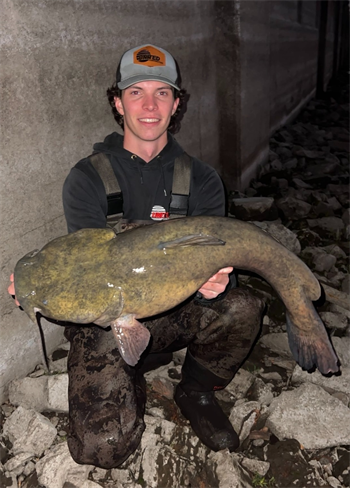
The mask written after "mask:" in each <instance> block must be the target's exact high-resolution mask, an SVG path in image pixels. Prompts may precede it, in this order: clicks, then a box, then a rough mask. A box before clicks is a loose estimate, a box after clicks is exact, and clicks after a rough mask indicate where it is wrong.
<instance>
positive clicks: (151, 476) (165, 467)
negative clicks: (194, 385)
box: [123, 415, 207, 488]
mask: <svg viewBox="0 0 350 488" xmlns="http://www.w3.org/2000/svg"><path fill="white" fill-rule="evenodd" d="M145 423H146V430H145V432H144V433H143V436H142V440H141V445H140V447H139V448H138V450H137V451H136V453H135V455H134V456H133V458H131V460H130V462H127V463H126V465H125V467H127V468H128V469H130V470H131V471H132V472H133V474H134V477H135V478H136V479H137V478H138V477H139V476H140V473H141V475H142V479H143V481H144V483H145V486H147V487H149V488H152V487H154V488H158V487H159V486H174V488H177V487H178V488H180V487H182V486H187V485H188V483H191V484H193V485H194V486H196V485H197V484H198V480H197V478H196V476H197V468H196V464H195V463H194V453H196V461H197V462H204V456H205V453H206V452H207V449H206V448H204V447H201V446H202V445H201V443H200V441H199V439H198V438H197V437H194V436H193V434H192V431H190V430H189V429H188V428H187V427H182V428H179V427H176V426H175V424H174V423H173V422H169V421H168V420H161V419H159V418H153V417H150V416H148V415H145ZM171 446H174V448H173V447H171ZM175 449H176V450H175ZM123 468H124V465H123Z"/></svg>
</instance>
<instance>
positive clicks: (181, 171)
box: [169, 153, 192, 218]
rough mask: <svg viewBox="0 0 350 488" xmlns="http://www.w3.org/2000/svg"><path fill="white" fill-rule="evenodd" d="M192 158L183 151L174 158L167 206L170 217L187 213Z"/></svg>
mask: <svg viewBox="0 0 350 488" xmlns="http://www.w3.org/2000/svg"><path fill="white" fill-rule="evenodd" d="M191 167H192V158H191V157H190V156H189V155H188V154H186V153H183V154H182V155H181V156H180V157H179V158H176V159H175V163H174V176H173V187H172V190H171V200H170V207H169V214H170V218H172V216H173V215H174V216H175V217H176V216H178V215H184V216H185V215H187V213H188V201H189V194H190V183H191Z"/></svg>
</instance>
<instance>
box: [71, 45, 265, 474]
mask: <svg viewBox="0 0 350 488" xmlns="http://www.w3.org/2000/svg"><path fill="white" fill-rule="evenodd" d="M107 94H108V98H109V101H110V104H111V106H112V111H113V113H114V116H115V119H116V120H117V122H118V123H119V124H120V125H121V127H122V128H123V130H124V136H121V135H119V134H117V133H113V134H111V135H109V136H107V137H106V139H105V141H104V142H103V143H99V144H95V146H94V153H95V154H103V155H105V156H107V158H106V159H107V160H108V162H109V163H110V164H111V166H112V168H113V173H114V175H115V176H116V178H117V181H118V183H119V185H120V189H121V192H122V196H123V219H124V220H123V221H124V222H126V223H132V222H133V223H135V222H136V224H137V225H139V224H145V223H152V222H153V221H156V220H160V219H164V218H168V217H169V209H171V202H172V184H173V174H174V165H175V161H176V160H177V159H179V158H180V159H181V158H182V157H183V155H184V151H183V149H182V148H181V147H180V146H179V144H178V143H177V142H176V141H175V139H174V138H173V136H172V135H171V134H170V131H169V129H171V128H172V127H174V126H175V125H176V122H177V116H178V113H179V110H180V107H181V104H182V101H183V98H184V94H185V91H184V90H182V89H181V81H180V75H179V70H178V68H177V64H176V62H175V60H174V58H173V57H172V56H171V54H170V53H168V52H167V51H165V50H164V49H161V48H159V47H156V46H153V45H143V46H138V47H136V48H134V49H130V50H129V51H127V52H126V53H124V54H123V56H122V58H121V60H120V63H119V66H118V69H117V79H116V84H115V85H114V86H113V87H112V88H110V89H109V90H108V91H107ZM63 204H64V210H65V216H66V220H67V225H68V231H69V232H73V231H76V230H78V229H81V228H87V227H90V228H91V227H94V228H103V227H105V226H106V222H107V213H108V200H107V195H106V190H105V187H104V184H103V178H101V176H100V174H99V173H98V171H97V170H96V166H95V165H94V156H92V157H88V158H86V159H83V160H82V161H80V162H79V163H78V164H77V165H76V166H75V167H74V168H73V169H72V170H71V172H70V174H69V175H68V177H67V179H66V181H65V184H64V187H63ZM224 212H225V197H224V189H223V186H222V183H221V180H220V178H219V176H218V175H217V173H216V172H215V171H214V169H213V168H212V167H210V166H208V165H206V164H204V163H202V162H201V161H199V160H198V159H196V158H191V173H190V192H189V196H188V202H187V212H186V213H187V215H214V216H215V215H218V216H222V215H224ZM170 213H171V212H170ZM231 272H232V268H224V269H221V270H220V271H218V273H216V274H215V276H213V277H212V278H211V279H210V280H209V281H208V282H207V283H205V284H204V285H203V286H202V287H201V288H200V290H199V293H198V294H197V295H196V297H192V298H191V299H189V300H188V301H186V303H184V304H182V306H180V307H177V308H176V309H174V310H172V311H170V312H167V313H165V314H163V315H162V316H159V317H156V318H154V317H153V318H151V319H148V320H145V321H143V322H144V325H146V327H147V328H148V329H149V330H150V332H151V337H152V339H151V342H150V345H149V347H148V349H147V351H146V352H145V353H144V354H143V356H142V358H141V360H140V362H139V364H138V365H136V367H130V366H128V365H127V364H126V363H125V362H124V361H123V359H122V358H121V356H120V354H119V352H118V349H117V347H116V344H115V342H114V339H113V336H112V332H111V331H110V330H107V331H106V330H105V329H102V328H100V327H98V326H96V325H90V326H89V327H82V326H75V325H70V326H67V327H66V337H67V339H68V340H69V341H70V342H71V349H70V354H69V359H68V373H69V407H70V434H69V436H68V445H69V448H70V451H71V454H72V456H73V458H74V459H75V460H76V461H77V462H78V463H82V464H94V465H96V466H100V467H102V468H105V469H108V468H114V467H117V466H119V465H120V464H121V463H122V462H123V461H124V460H125V459H126V458H127V457H128V456H129V455H130V454H131V453H132V452H133V451H134V450H135V449H136V448H137V446H138V444H139V442H140V440H141V436H142V433H143V430H144V428H145V426H144V421H143V415H144V410H145V401H146V399H145V385H144V380H143V376H142V374H143V372H145V371H147V370H149V369H152V367H154V366H155V365H157V364H158V365H159V364H162V363H163V364H164V363H166V362H169V360H170V358H171V354H170V353H172V352H173V351H175V350H179V349H181V348H183V347H186V346H187V347H188V350H187V354H186V359H185V363H184V365H183V368H182V380H181V382H180V384H179V385H178V386H177V389H176V393H175V401H176V403H177V405H178V406H179V408H180V410H181V412H182V413H183V415H184V416H185V417H186V418H187V419H188V420H189V421H190V423H191V426H192V428H193V429H194V431H195V433H196V435H197V436H198V437H199V438H200V439H201V440H202V442H203V443H204V444H206V445H207V446H208V447H209V448H211V449H213V450H215V451H218V450H221V449H226V448H228V449H230V450H231V451H233V450H234V449H236V448H237V447H238V445H239V440H238V436H237V434H236V432H235V431H234V429H233V427H232V425H231V424H230V422H229V420H228V419H227V417H226V416H225V414H224V413H223V412H222V410H221V408H220V406H219V404H218V402H217V400H216V398H215V393H214V392H215V390H217V389H222V388H224V387H225V386H226V385H227V384H228V383H229V382H230V381H231V380H232V378H233V376H234V374H235V373H236V372H237V370H238V369H239V367H240V365H241V364H242V362H243V361H244V359H245V358H246V356H247V355H248V353H249V351H250V349H251V347H252V344H253V342H254V340H255V338H256V336H257V333H258V330H259V325H260V319H261V313H262V308H263V304H262V303H261V301H260V300H258V299H257V298H255V297H253V296H251V295H250V294H249V293H248V292H246V291H245V290H241V289H238V288H233V289H231V290H229V288H230V287H228V286H227V285H228V284H229V282H230V278H229V274H230V273H231ZM226 288H227V290H226ZM225 290H226V291H225Z"/></svg>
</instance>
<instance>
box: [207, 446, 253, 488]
mask: <svg viewBox="0 0 350 488" xmlns="http://www.w3.org/2000/svg"><path fill="white" fill-rule="evenodd" d="M208 461H209V463H210V468H211V469H212V470H213V472H214V473H215V474H216V477H217V480H218V483H217V484H215V485H214V486H215V487H216V488H252V485H251V484H250V480H249V477H248V476H247V474H245V473H244V471H243V470H242V468H240V466H239V457H238V455H237V454H235V453H229V452H226V451H219V452H213V451H212V452H211V453H210V454H209V456H208Z"/></svg>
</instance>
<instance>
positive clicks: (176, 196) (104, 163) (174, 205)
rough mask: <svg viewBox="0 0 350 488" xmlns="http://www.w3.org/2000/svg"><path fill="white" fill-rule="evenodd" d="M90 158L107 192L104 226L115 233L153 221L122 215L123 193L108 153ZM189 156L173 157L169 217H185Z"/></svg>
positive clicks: (189, 175) (188, 183)
mask: <svg viewBox="0 0 350 488" xmlns="http://www.w3.org/2000/svg"><path fill="white" fill-rule="evenodd" d="M90 161H91V164H92V165H93V167H94V168H95V170H96V171H97V173H98V174H99V176H100V178H101V180H102V182H103V184H104V187H105V191H106V195H107V204H108V211H107V227H111V228H112V229H113V230H114V231H115V232H116V233H117V234H119V233H120V232H123V231H124V230H126V229H127V228H130V227H137V226H140V225H148V224H153V223H154V221H153V220H127V219H123V194H122V191H121V189H120V185H119V182H118V179H117V177H116V175H115V173H114V171H113V168H112V164H111V162H110V160H109V158H108V156H107V155H106V154H104V153H96V154H93V155H92V156H90ZM191 169H192V158H191V157H190V156H189V155H188V154H186V153H183V154H182V155H181V156H179V157H178V158H176V159H175V162H174V175H173V185H172V190H171V199H170V205H169V209H168V211H169V218H170V219H174V218H180V217H186V215H187V214H188V202H189V195H190V183H191Z"/></svg>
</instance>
